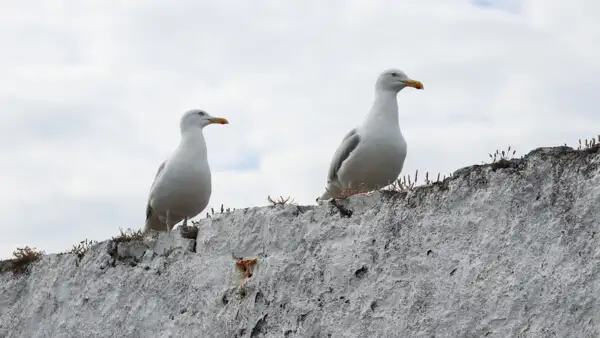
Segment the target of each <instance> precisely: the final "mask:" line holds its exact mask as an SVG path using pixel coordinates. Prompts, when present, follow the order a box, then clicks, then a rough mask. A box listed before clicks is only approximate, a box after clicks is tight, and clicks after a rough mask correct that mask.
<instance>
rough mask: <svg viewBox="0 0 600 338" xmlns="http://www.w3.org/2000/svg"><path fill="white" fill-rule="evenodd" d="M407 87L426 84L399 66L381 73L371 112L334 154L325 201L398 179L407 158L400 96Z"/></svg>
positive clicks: (324, 195)
mask: <svg viewBox="0 0 600 338" xmlns="http://www.w3.org/2000/svg"><path fill="white" fill-rule="evenodd" d="M404 87H413V88H416V89H423V84H422V83H421V82H419V81H416V80H412V79H410V78H409V77H408V76H407V75H406V74H405V73H404V72H403V71H401V70H398V69H388V70H386V71H384V72H383V73H381V75H379V78H378V79H377V82H376V84H375V102H373V106H372V107H371V111H370V112H369V114H368V115H367V117H366V118H365V120H364V121H363V123H362V124H361V125H359V126H358V127H356V128H354V129H352V130H350V132H348V133H347V134H346V136H344V138H343V140H342V143H341V144H340V146H339V147H338V149H337V150H336V152H335V154H334V155H333V159H332V160H331V164H330V166H329V172H328V174H327V188H326V190H325V192H324V193H323V195H322V196H321V197H320V199H321V200H326V199H330V198H336V197H343V196H342V194H343V193H344V192H345V191H347V190H352V191H361V192H364V191H370V190H374V189H377V188H382V187H385V186H387V185H389V184H390V183H392V182H393V181H394V180H396V179H397V178H398V175H400V172H401V171H402V167H403V166H404V159H405V158H406V141H405V140H404V137H403V136H402V132H401V131H400V126H399V124H398V102H397V100H396V95H398V93H399V92H400V91H401V90H402V89H403V88H404Z"/></svg>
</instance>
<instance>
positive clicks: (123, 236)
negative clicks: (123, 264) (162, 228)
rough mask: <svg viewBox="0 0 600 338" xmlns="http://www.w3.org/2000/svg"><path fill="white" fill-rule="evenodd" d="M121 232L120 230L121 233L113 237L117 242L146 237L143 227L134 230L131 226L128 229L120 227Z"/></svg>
mask: <svg viewBox="0 0 600 338" xmlns="http://www.w3.org/2000/svg"><path fill="white" fill-rule="evenodd" d="M119 232H120V234H119V235H118V236H116V237H113V238H112V239H111V240H112V241H113V242H115V243H125V242H131V241H138V240H142V239H143V238H144V234H143V232H142V229H139V230H133V229H131V228H128V229H127V230H125V231H123V229H121V228H119Z"/></svg>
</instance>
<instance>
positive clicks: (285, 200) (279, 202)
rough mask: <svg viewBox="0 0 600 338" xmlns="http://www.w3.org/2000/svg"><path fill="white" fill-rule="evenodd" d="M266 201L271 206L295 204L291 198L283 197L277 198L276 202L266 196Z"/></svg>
mask: <svg viewBox="0 0 600 338" xmlns="http://www.w3.org/2000/svg"><path fill="white" fill-rule="evenodd" d="M267 200H268V201H269V203H271V205H272V206H276V205H286V204H290V205H291V204H295V203H294V199H293V198H292V197H291V196H288V197H285V198H284V197H283V196H279V197H278V198H277V199H276V200H274V199H272V198H271V196H267Z"/></svg>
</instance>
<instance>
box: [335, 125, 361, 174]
mask: <svg viewBox="0 0 600 338" xmlns="http://www.w3.org/2000/svg"><path fill="white" fill-rule="evenodd" d="M359 143H360V136H359V135H358V133H357V132H356V128H354V129H352V130H350V131H349V132H348V134H346V136H344V139H343V140H342V144H340V146H339V147H338V149H337V150H336V151H335V153H334V154H333V159H332V160H331V164H330V165H329V172H328V173H327V182H331V181H333V180H335V179H337V174H338V170H340V167H341V166H342V163H344V161H345V160H346V159H347V158H348V157H349V156H350V154H351V153H352V152H353V151H354V149H356V147H357V146H358V144H359Z"/></svg>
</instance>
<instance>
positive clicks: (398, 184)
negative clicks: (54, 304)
mask: <svg viewBox="0 0 600 338" xmlns="http://www.w3.org/2000/svg"><path fill="white" fill-rule="evenodd" d="M449 177H452V174H449V175H448V176H446V175H443V176H442V174H440V173H438V174H437V177H436V179H435V181H434V180H431V179H430V178H429V172H428V171H426V172H425V181H424V182H423V184H422V185H432V184H434V183H438V182H443V181H444V180H445V179H446V178H449ZM418 181H419V170H415V175H414V176H412V177H411V176H410V174H408V175H404V176H402V178H399V179H397V180H396V181H394V183H392V184H390V185H389V186H387V187H385V188H384V189H383V190H388V191H394V192H409V191H414V190H415V189H416V188H417V187H418V186H420V184H417V183H418Z"/></svg>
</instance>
